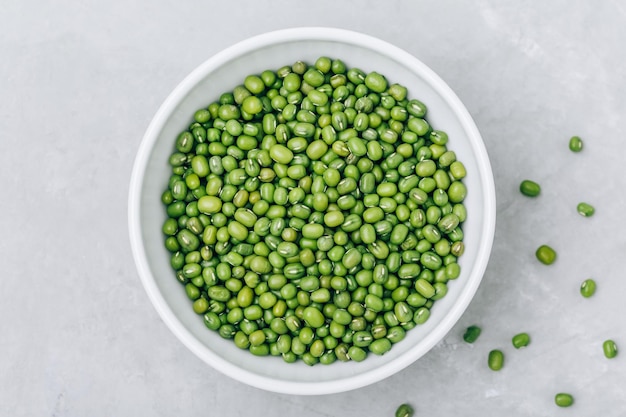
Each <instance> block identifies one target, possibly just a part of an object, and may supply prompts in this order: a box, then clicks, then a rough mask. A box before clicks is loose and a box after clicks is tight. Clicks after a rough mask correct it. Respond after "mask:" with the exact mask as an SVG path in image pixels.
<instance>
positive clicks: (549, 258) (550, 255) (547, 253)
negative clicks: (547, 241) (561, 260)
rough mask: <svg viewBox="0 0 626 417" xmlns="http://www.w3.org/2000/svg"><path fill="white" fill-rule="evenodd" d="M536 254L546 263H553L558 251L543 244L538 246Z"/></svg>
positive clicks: (540, 260)
mask: <svg viewBox="0 0 626 417" xmlns="http://www.w3.org/2000/svg"><path fill="white" fill-rule="evenodd" d="M535 256H536V257H537V259H538V260H539V262H541V263H542V264H544V265H551V264H553V263H554V261H555V260H556V252H555V251H554V249H552V248H551V247H550V246H548V245H541V246H539V248H537V251H536V252H535Z"/></svg>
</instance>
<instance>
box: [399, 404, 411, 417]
mask: <svg viewBox="0 0 626 417" xmlns="http://www.w3.org/2000/svg"><path fill="white" fill-rule="evenodd" d="M396 417H413V407H411V406H410V405H409V404H402V405H400V406H399V407H398V408H397V409H396Z"/></svg>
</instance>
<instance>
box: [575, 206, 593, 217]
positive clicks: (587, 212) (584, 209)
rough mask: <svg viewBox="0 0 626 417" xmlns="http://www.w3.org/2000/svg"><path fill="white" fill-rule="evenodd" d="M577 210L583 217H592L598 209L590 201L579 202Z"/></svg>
mask: <svg viewBox="0 0 626 417" xmlns="http://www.w3.org/2000/svg"><path fill="white" fill-rule="evenodd" d="M576 211H577V212H578V214H580V215H581V216H583V217H591V216H593V214H594V213H595V211H596V209H595V208H594V207H593V206H592V205H591V204H589V203H578V205H577V206H576Z"/></svg>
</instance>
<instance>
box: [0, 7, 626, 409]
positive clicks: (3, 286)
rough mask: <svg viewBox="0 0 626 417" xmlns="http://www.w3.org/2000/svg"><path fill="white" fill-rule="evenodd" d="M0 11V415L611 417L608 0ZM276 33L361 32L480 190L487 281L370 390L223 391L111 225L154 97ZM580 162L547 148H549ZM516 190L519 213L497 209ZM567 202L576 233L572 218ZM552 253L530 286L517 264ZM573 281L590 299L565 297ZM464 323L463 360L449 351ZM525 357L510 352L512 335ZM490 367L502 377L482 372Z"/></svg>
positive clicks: (617, 27)
mask: <svg viewBox="0 0 626 417" xmlns="http://www.w3.org/2000/svg"><path fill="white" fill-rule="evenodd" d="M177 3H178V2H172V1H165V0H163V1H152V2H150V1H140V0H136V1H127V2H122V1H111V2H95V1H86V2H81V4H79V3H78V2H72V1H69V0H60V1H57V2H55V4H54V5H51V3H45V2H36V1H18V0H5V1H3V4H2V6H0V56H1V57H2V59H1V60H0V97H1V99H0V134H1V135H2V136H1V138H0V178H1V179H2V191H3V192H2V203H1V204H0V213H1V214H2V215H1V216H0V230H2V232H3V237H4V238H3V239H2V240H1V241H0V251H1V253H2V256H1V257H0V271H1V273H2V277H1V279H0V320H1V323H2V329H3V335H2V338H1V339H0V357H1V358H2V360H1V361H0V415H2V416H34V415H38V416H85V415H90V416H111V415H116V416H131V415H154V416H169V415H174V414H181V415H190V414H192V413H196V414H199V413H201V414H208V415H229V416H248V415H256V414H258V411H259V410H266V412H264V413H263V414H267V415H278V414H282V415H299V416H303V417H308V416H339V415H341V416H346V417H348V416H362V415H369V416H391V415H393V412H394V410H395V407H396V406H397V405H399V404H400V403H402V402H410V403H412V404H413V405H414V407H415V408H416V410H417V415H438V416H449V415H457V414H462V415H464V416H479V415H505V414H508V415H515V416H552V415H557V414H559V415H560V414H561V413H563V415H565V410H558V409H557V408H556V406H555V405H554V401H553V398H554V394H555V393H556V392H559V391H566V392H570V393H572V394H573V395H574V396H575V398H576V403H575V405H574V406H573V407H572V408H571V409H569V410H567V414H568V415H571V416H587V415H603V416H622V415H624V414H625V413H626V400H624V397H623V382H624V380H625V379H626V356H625V357H621V356H619V355H618V357H617V358H615V359H613V360H607V359H605V358H604V356H603V355H602V346H601V345H602V341H604V340H605V339H608V338H612V339H614V340H615V341H616V342H617V344H618V345H620V346H622V345H623V346H624V347H625V348H626V325H625V324H624V321H623V319H622V317H624V314H625V313H626V308H625V307H624V305H625V304H624V302H623V294H625V293H626V279H625V278H626V277H625V272H624V271H625V270H626V257H625V256H624V254H625V253H626V239H625V238H624V225H623V222H622V218H623V214H622V211H623V209H624V207H626V194H625V193H624V191H623V190H624V189H626V179H625V177H624V176H623V174H622V173H623V168H622V166H623V159H624V156H626V142H624V138H623V135H624V131H625V129H624V117H625V116H624V115H625V114H626V96H625V95H624V91H626V76H625V75H624V71H623V68H624V65H625V63H626V49H624V47H623V39H624V38H626V6H624V5H623V4H622V3H621V2H618V1H607V2H588V1H582V0H580V1H562V0H559V1H552V2H545V4H543V3H540V2H519V1H508V0H507V1H498V2H497V1H486V0H480V1H477V2H465V3H461V2H455V1H421V2H400V1H385V2H374V1H365V2H360V3H358V6H357V5H355V4H353V3H348V2H345V3H343V2H337V1H325V0H321V1H317V2H315V3H310V2H306V3H296V2H290V1H271V2H270V1H243V2H238V3H237V4H238V6H235V5H234V3H232V2H231V3H228V2H220V4H211V2H200V1H189V2H180V3H184V4H182V5H181V4H177ZM295 25H322V26H336V27H341V28H346V29H353V30H357V31H362V32H366V33H368V34H371V35H373V36H377V37H380V38H382V39H384V40H386V41H389V42H392V43H394V44H396V45H398V46H400V47H401V48H404V49H405V50H407V51H409V52H410V53H412V54H414V55H415V56H416V57H418V58H419V59H421V60H422V61H423V62H425V63H426V64H427V65H429V66H430V67H431V68H432V69H433V70H435V71H436V72H438V73H439V74H440V75H441V77H442V78H443V79H444V80H446V81H447V82H448V84H449V85H450V86H451V87H452V88H453V89H454V90H455V91H456V92H457V94H458V95H459V97H460V98H461V100H462V101H463V102H464V103H465V105H466V106H467V108H468V110H469V111H470V113H471V114H472V115H473V116H474V118H475V120H476V123H477V125H478V127H479V129H480V130H481V132H482V134H483V137H484V140H485V143H486V145H487V149H488V151H489V154H490V157H491V162H492V165H493V170H494V173H495V177H496V178H495V179H496V189H497V197H498V207H497V208H498V222H497V228H496V239H495V243H494V250H493V254H492V258H491V262H490V265H489V267H488V270H487V273H486V275H485V278H484V280H483V284H482V285H481V287H480V289H479V291H478V293H477V296H476V298H475V300H474V301H473V302H472V304H471V305H470V307H469V308H468V310H467V312H466V313H465V315H464V316H463V318H462V319H461V320H460V322H459V323H458V324H457V326H456V327H455V328H454V329H453V330H452V331H451V332H450V333H449V334H448V336H447V337H446V338H445V339H444V341H443V342H441V343H440V344H439V345H437V346H436V347H435V348H434V349H433V350H432V351H431V352H430V353H428V354H427V355H426V356H425V357H423V358H422V359H420V360H419V361H418V362H416V363H415V364H413V365H412V366H410V367H409V368H407V369H406V370H404V371H403V372H401V373H399V374H397V375H395V376H393V377H391V378H388V379H387V380H384V381H382V382H380V383H378V384H375V385H372V386H369V387H366V388H363V389H359V390H356V391H352V392H349V393H345V394H341V395H334V396H333V395H331V396H325V397H322V398H320V397H313V398H311V397H295V396H287V395H278V394H273V393H268V392H265V391H261V390H257V389H254V388H250V387H247V386H245V385H243V384H240V383H238V382H235V381H232V380H230V379H228V378H226V377H224V376H222V375H221V374H219V373H217V372H216V371H214V370H212V369H211V368H209V367H207V366H206V365H205V364H204V363H202V362H201V361H200V360H198V359H197V358H196V357H195V356H193V355H192V354H191V353H190V352H189V351H188V350H187V349H186V348H185V347H184V346H182V344H181V343H180V342H178V340H176V339H175V338H174V336H173V335H172V334H171V333H170V332H169V331H168V330H167V328H166V327H165V325H164V324H163V322H162V321H161V320H160V319H159V317H158V316H157V314H156V311H155V310H154V308H153V307H152V306H151V305H150V303H149V301H148V300H147V298H146V296H145V293H144V290H143V288H142V287H141V284H140V281H139V279H138V277H137V273H136V271H135V267H134V264H133V260H132V257H131V255H130V247H129V243H128V237H127V236H128V234H127V225H126V202H127V191H128V181H129V178H130V172H131V168H132V163H133V158H134V155H135V152H136V150H137V147H138V145H139V142H140V140H141V137H142V135H143V132H144V130H145V128H146V127H147V125H148V123H149V121H150V119H151V117H152V116H153V114H154V113H155V111H156V109H157V108H158V106H159V105H160V104H161V102H162V101H163V100H164V98H165V97H166V96H167V94H168V93H169V92H170V91H171V90H172V89H173V88H174V87H175V85H176V84H177V83H178V82H179V81H180V80H181V79H182V78H183V77H184V76H185V75H186V74H187V73H189V72H190V71H191V70H192V69H193V68H194V67H195V66H197V65H198V64H200V63H201V62H202V61H203V60H205V59H206V58H208V57H209V56H211V55H212V54H213V53H215V52H217V51H219V50H221V49H223V48H225V47H227V46H230V45H231V44H233V43H234V42H236V41H238V40H242V39H244V38H246V37H248V36H251V35H255V34H258V33H262V32H265V31H268V30H274V29H281V28H285V27H289V26H295ZM572 135H580V136H581V137H582V138H583V139H584V140H585V149H584V150H583V152H581V153H579V154H574V153H572V152H570V151H569V149H568V147H567V142H568V139H569V137H570V136H572ZM524 178H530V179H534V180H536V181H538V182H539V183H541V184H542V186H543V192H542V195H541V196H540V197H539V198H537V199H529V198H526V197H523V196H521V195H520V194H519V192H518V191H517V187H518V185H519V182H520V181H521V180H522V179H524ZM580 201H588V202H589V203H592V204H593V205H595V207H596V214H595V216H593V217H591V218H582V217H581V216H579V215H578V214H577V213H576V211H575V207H576V204H577V203H578V202H580ZM543 243H548V244H550V245H552V246H553V247H554V248H555V249H556V250H557V251H558V253H559V258H558V260H557V262H556V263H555V264H554V265H552V266H550V267H546V266H543V265H540V264H539V263H538V262H536V260H535V259H534V250H535V249H536V247H538V246H539V245H540V244H543ZM588 277H594V278H595V279H596V281H597V282H598V291H597V293H596V295H595V296H594V297H593V298H591V299H583V298H582V297H581V296H580V295H579V293H578V287H579V285H580V283H581V282H582V281H583V280H584V279H585V278H588ZM470 324H479V325H481V326H482V327H483V334H482V335H481V337H480V339H479V340H478V341H477V342H476V343H475V344H474V345H467V344H465V343H464V342H463V341H462V339H461V334H462V333H463V330H464V329H465V327H466V326H468V325H470ZM519 331H527V332H529V333H530V334H531V337H532V342H531V345H530V346H529V347H528V348H526V349H524V350H520V351H515V350H514V349H513V347H512V346H511V342H510V339H511V337H512V336H513V335H514V334H515V333H517V332H519ZM493 348H501V349H502V350H503V351H504V352H505V355H506V363H505V367H504V369H503V370H502V371H500V372H497V373H495V372H492V371H490V370H489V369H488V368H487V366H486V357H487V353H488V351H489V350H491V349H493Z"/></svg>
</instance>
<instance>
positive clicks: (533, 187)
mask: <svg viewBox="0 0 626 417" xmlns="http://www.w3.org/2000/svg"><path fill="white" fill-rule="evenodd" d="M519 190H520V192H521V193H522V194H524V195H525V196H527V197H537V196H538V195H539V194H540V193H541V186H540V185H539V184H537V183H536V182H534V181H531V180H524V181H522V182H521V183H520V186H519Z"/></svg>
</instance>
